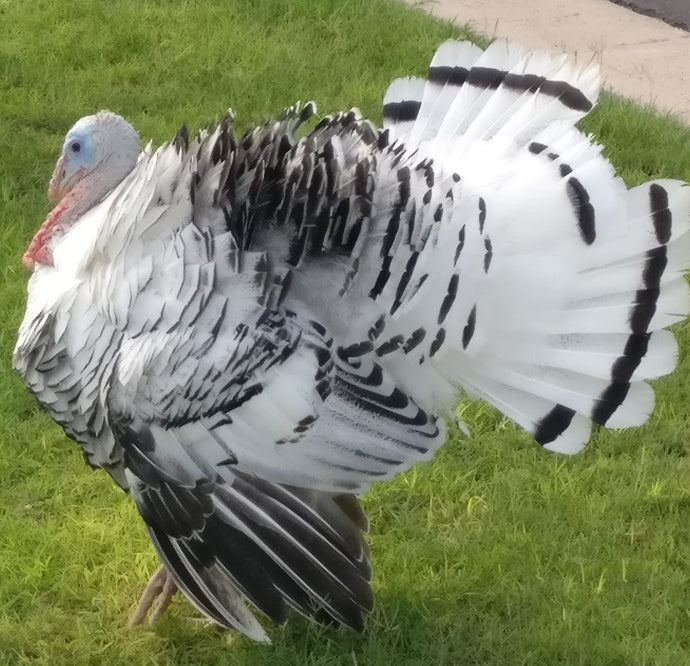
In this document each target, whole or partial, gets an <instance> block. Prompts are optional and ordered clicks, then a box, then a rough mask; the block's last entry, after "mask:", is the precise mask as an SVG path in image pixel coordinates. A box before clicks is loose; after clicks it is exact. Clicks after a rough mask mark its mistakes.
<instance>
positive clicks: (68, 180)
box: [48, 155, 84, 203]
mask: <svg viewBox="0 0 690 666" xmlns="http://www.w3.org/2000/svg"><path fill="white" fill-rule="evenodd" d="M83 175H84V169H77V170H76V171H74V172H73V173H71V174H69V176H68V175H67V164H66V160H65V156H64V155H62V156H61V157H60V159H59V160H58V161H57V164H56V165H55V169H54V170H53V175H52V176H51V178H50V183H48V200H49V201H52V202H53V203H56V202H58V201H60V200H61V199H62V198H63V197H64V196H65V195H66V194H67V193H68V192H69V191H70V190H71V189H72V188H73V187H74V186H75V185H76V183H77V181H79V180H80V179H81V178H82V176H83Z"/></svg>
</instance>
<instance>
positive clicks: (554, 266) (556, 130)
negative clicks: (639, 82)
mask: <svg viewBox="0 0 690 666" xmlns="http://www.w3.org/2000/svg"><path fill="white" fill-rule="evenodd" d="M598 86H599V78H598V71H597V68H596V67H593V66H586V67H578V66H576V65H575V64H573V63H572V62H570V61H569V60H568V59H566V58H565V57H552V56H548V55H545V54H540V53H526V52H524V51H523V50H522V49H521V48H519V47H516V46H514V45H512V44H508V43H505V42H495V43H494V44H492V45H491V46H490V47H489V48H488V49H487V50H486V51H484V52H483V53H482V52H481V51H479V50H478V49H477V48H476V47H473V46H471V45H468V44H458V43H446V44H444V45H442V47H441V48H440V49H439V50H438V52H437V53H436V55H435V57H434V60H433V61H432V64H431V67H430V68H429V76H428V81H427V82H426V84H425V85H424V87H423V88H421V86H420V84H419V83H418V82H417V81H414V80H413V81H411V82H407V83H406V82H405V80H398V81H396V82H394V84H393V85H392V86H391V88H390V89H389V93H388V95H387V99H388V103H387V104H388V105H390V106H389V111H388V112H386V111H384V121H385V123H386V125H387V126H388V127H389V128H390V132H391V133H392V136H393V137H394V138H396V139H397V140H398V142H404V143H405V146H406V149H407V155H408V159H407V161H406V160H405V159H399V158H394V159H392V160H391V162H389V163H388V164H387V165H386V168H388V169H390V170H391V171H392V173H393V174H396V178H395V180H393V179H392V178H391V182H390V185H389V190H388V192H392V194H388V197H389V200H390V201H391V203H390V204H389V205H388V207H387V208H388V210H390V213H389V216H390V217H389V220H390V221H389V223H388V226H387V227H384V228H386V229H387V231H386V234H389V230H390V229H391V228H393V230H394V231H395V233H396V236H395V238H392V237H390V236H389V237H386V238H385V240H384V249H386V250H389V254H390V257H391V259H390V260H389V263H388V264H386V265H387V266H390V267H392V268H391V269H390V272H391V275H390V277H388V278H387V280H388V283H387V284H386V286H385V288H384V289H382V290H381V292H382V296H381V298H382V300H383V299H388V300H387V301H385V300H384V302H390V303H392V306H391V307H390V308H389V309H388V312H387V314H386V317H385V324H384V325H383V326H380V327H379V331H378V332H377V336H378V337H377V340H376V342H377V344H379V345H382V344H385V342H386V341H390V340H400V341H401V344H400V345H399V348H396V349H395V351H394V353H391V354H388V355H387V356H386V357H385V358H384V359H382V362H383V364H384V366H385V367H386V369H387V370H388V371H389V372H390V373H391V374H392V375H394V376H395V377H396V379H397V381H398V382H399V383H400V385H401V386H402V387H403V388H404V389H405V390H408V391H410V392H411V393H412V394H413V395H415V397H416V398H417V399H419V401H420V404H422V406H424V407H425V408H430V407H432V405H438V404H440V403H439V397H440V400H441V403H444V402H445V404H446V406H448V404H449V402H450V400H452V390H449V389H450V387H452V386H457V385H460V386H462V387H463V388H465V389H466V390H467V391H468V392H469V393H471V394H474V395H476V396H479V397H481V398H483V399H485V400H487V401H488V402H490V403H491V404H493V405H494V406H496V407H497V408H498V409H500V410H501V411H502V412H503V413H504V414H506V415H507V416H509V417H510V418H511V419H513V420H514V421H516V422H517V423H519V424H520V425H521V426H523V427H524V428H525V429H527V430H528V431H529V432H530V433H531V434H532V435H533V436H534V437H535V438H536V439H537V441H539V442H540V443H541V444H542V445H544V446H545V447H546V448H549V449H552V450H556V451H560V452H566V453H574V452H576V451H578V450H579V449H580V448H581V447H582V446H584V444H585V443H586V442H587V440H588V439H589V436H590V430H591V423H592V422H595V423H599V424H602V425H606V426H609V427H616V428H623V427H631V426H638V425H640V424H642V423H644V422H645V421H646V420H647V418H648V417H649V415H650V414H651V412H652V410H653V406H654V392H653V390H652V388H651V387H650V386H649V385H648V384H647V383H646V380H648V379H653V378H656V377H660V376H662V375H665V374H667V373H669V372H671V371H672V370H673V369H674V367H675V365H676V357H677V345H676V342H675V339H674V337H673V334H672V333H670V332H669V331H666V330H664V329H665V328H666V327H668V326H670V325H672V324H674V323H676V322H679V321H682V320H683V319H685V318H686V317H687V316H688V313H689V312H690V290H689V289H688V285H687V282H686V279H685V277H684V273H685V271H687V269H688V263H689V257H690V233H688V232H689V230H690V188H688V187H686V186H685V184H684V183H681V182H678V181H671V180H665V181H654V182H650V183H646V184H644V185H641V186H639V187H636V188H633V189H631V190H627V188H626V187H625V184H624V183H623V182H622V181H621V180H620V179H619V178H618V177H616V175H615V173H614V170H613V167H612V166H611V164H610V163H609V162H608V161H607V160H606V159H605V158H604V157H602V155H601V149H600V147H599V146H597V145H596V144H593V143H592V142H591V140H590V139H589V138H588V137H585V136H584V135H583V134H582V133H580V132H579V131H578V130H577V129H575V128H574V126H573V125H574V123H575V122H576V121H577V120H579V119H580V118H582V117H583V116H584V115H585V114H586V113H587V112H588V111H589V110H590V109H591V108H592V106H593V105H594V103H595V102H596V97H597V93H598ZM420 88H421V91H420ZM395 104H397V105H398V106H397V107H396V106H395ZM400 105H402V106H400ZM396 108H397V109H400V108H404V109H405V110H406V113H405V114H402V115H401V114H399V116H396V115H395V114H394V113H393V111H394V110H396ZM414 110H416V116H415V117H414V118H413V117H412V116H413V111H414ZM391 165H392V166H393V168H391ZM406 167H407V168H409V172H406V173H405V174H404V176H405V178H409V179H410V184H409V189H410V190H411V194H408V193H407V192H405V193H403V192H402V187H401V185H400V182H401V178H402V176H403V174H402V169H404V168H406ZM396 181H397V182H396ZM382 200H383V196H382ZM403 204H404V212H406V213H407V214H408V217H409V224H408V226H407V227H406V226H405V225H403V224H400V225H399V226H400V229H397V228H396V227H393V222H392V221H393V220H395V219H396V216H400V213H401V210H403V208H402V206H403ZM423 396H427V398H426V399H425V398H424V397H423Z"/></svg>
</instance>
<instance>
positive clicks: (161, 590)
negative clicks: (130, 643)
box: [129, 564, 177, 627]
mask: <svg viewBox="0 0 690 666" xmlns="http://www.w3.org/2000/svg"><path fill="white" fill-rule="evenodd" d="M175 592H177V585H175V581H173V579H172V576H171V575H170V574H169V573H168V570H167V569H166V568H165V565H164V564H161V566H160V567H159V569H158V571H156V573H155V574H153V576H151V579H150V580H149V582H148V583H147V585H146V587H145V588H144V591H143V592H142V594H141V598H140V599H139V603H138V604H137V607H136V610H135V611H134V613H132V616H131V617H130V618H129V626H130V627H134V626H136V625H138V624H143V623H144V620H145V619H146V615H147V614H148V613H149V611H151V613H150V614H149V616H148V623H149V624H150V625H151V624H154V622H156V621H157V620H159V619H160V617H161V616H162V615H163V613H165V611H166V609H167V608H168V606H169V605H170V601H171V599H172V598H173V596H174V595H175ZM152 607H153V608H152Z"/></svg>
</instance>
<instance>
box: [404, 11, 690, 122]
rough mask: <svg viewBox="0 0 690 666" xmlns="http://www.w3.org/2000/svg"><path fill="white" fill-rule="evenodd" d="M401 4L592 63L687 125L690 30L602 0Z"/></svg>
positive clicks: (624, 90)
mask: <svg viewBox="0 0 690 666" xmlns="http://www.w3.org/2000/svg"><path fill="white" fill-rule="evenodd" d="M403 1H404V2H407V4H409V5H413V6H416V7H421V8H423V9H426V10H427V11H429V12H431V13H432V14H434V15H435V16H438V17H441V18H445V19H449V20H451V21H454V22H456V23H458V24H460V25H469V26H470V27H471V28H473V29H474V30H476V31H478V32H481V33H483V34H485V35H488V36H489V37H507V38H509V39H512V40H514V41H517V42H520V43H521V44H524V45H525V46H528V47H531V48H545V49H549V50H552V51H554V50H557V51H566V52H568V53H572V54H577V57H578V59H583V60H585V61H587V60H589V59H590V58H594V59H596V60H597V61H598V62H599V63H600V64H601V67H602V75H603V79H604V85H605V86H606V87H608V88H611V89H612V90H613V91H614V92H616V93H618V94H620V95H623V96H625V97H628V98H630V99H633V100H635V101H637V102H639V103H640V104H643V105H649V104H651V105H653V106H655V107H657V108H658V109H659V110H661V111H666V112H670V113H672V114H674V115H676V116H678V117H679V118H681V119H682V120H683V121H685V122H686V123H688V124H690V32H686V31H683V30H679V29H678V28H673V27H671V26H670V25H668V24H666V23H663V22H662V21H660V20H658V19H654V18H650V17H647V16H642V15H641V14H636V13H635V12H632V11H630V10H629V9H625V8H623V7H620V6H618V5H615V4H612V3H610V2H607V0H577V1H573V0H421V1H420V0H403ZM688 2H690V0H688Z"/></svg>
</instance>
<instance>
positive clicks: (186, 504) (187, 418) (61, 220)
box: [14, 41, 690, 640]
mask: <svg viewBox="0 0 690 666" xmlns="http://www.w3.org/2000/svg"><path fill="white" fill-rule="evenodd" d="M598 86H599V79H598V72H597V69H596V67H593V66H585V67H579V66H577V65H575V64H574V63H572V62H571V61H569V60H568V59H567V58H565V57H552V56H548V55H546V54H542V53H529V52H526V51H523V50H522V49H521V48H519V47H517V46H515V45H513V44H509V43H506V42H501V41H499V42H495V43H494V44H492V45H491V46H490V47H489V48H488V49H486V50H485V51H482V50H480V49H479V48H478V47H476V46H474V45H472V44H469V43H458V42H447V43H445V44H443V45H442V46H441V47H440V48H439V50H438V51H437V53H436V54H435V56H434V58H433V60H432V62H431V66H430V68H429V71H428V78H427V80H426V81H424V80H421V79H416V78H404V79H398V80H396V81H394V82H393V84H392V85H391V86H390V88H389V89H388V91H387V93H386V95H385V99H384V106H383V117H384V123H383V125H384V129H382V130H377V129H375V128H374V126H372V124H371V123H369V122H367V121H365V120H362V119H361V117H360V115H359V113H358V112H357V111H356V110H352V111H350V112H347V113H340V114H337V115H335V116H332V117H325V118H323V119H322V120H320V122H318V123H316V124H314V125H313V129H311V130H305V129H304V128H302V129H301V130H300V127H301V126H303V124H304V123H305V121H307V120H308V119H309V118H310V117H311V116H312V114H313V113H314V106H313V104H311V103H309V104H306V105H304V106H301V107H300V106H299V105H298V106H295V107H291V108H289V109H287V110H286V111H285V112H283V114H282V115H281V116H280V117H279V118H278V120H276V121H274V122H269V123H267V124H265V125H263V126H260V127H257V128H255V129H253V130H250V131H247V132H246V133H244V134H243V135H242V136H241V137H239V138H237V137H236V136H235V134H234V133H233V129H232V116H231V115H228V116H226V117H225V118H224V119H223V121H222V122H221V123H220V124H219V125H218V126H217V127H216V128H215V129H209V130H208V131H203V132H201V133H199V134H198V135H196V136H195V137H193V138H191V139H190V138H189V135H188V133H187V131H186V130H185V129H184V128H183V129H182V130H181V131H180V132H179V133H178V134H177V136H176V137H175V139H174V140H173V141H172V142H171V143H169V144H167V145H164V146H163V147H161V148H159V149H158V150H156V151H155V152H153V151H152V150H151V148H150V147H148V148H146V149H145V150H144V151H143V152H142V153H141V154H139V140H138V136H137V134H136V132H135V131H134V129H133V128H132V127H131V126H130V125H129V124H128V123H126V122H125V121H124V120H123V119H122V118H120V117H119V116H116V115H115V114H113V113H110V112H101V113H98V114H96V115H94V116H89V117H86V118H83V119H81V120H80V121H79V122H77V124H76V125H75V126H74V127H73V128H72V129H71V130H70V132H69V133H68V134H67V138H66V140H65V144H64V147H63V153H62V156H61V157H60V160H59V161H58V163H57V166H56V168H55V172H54V174H53V178H52V180H51V185H50V188H49V195H50V196H51V198H54V199H57V200H59V203H58V204H57V207H56V208H55V209H54V210H53V211H52V212H51V213H50V215H49V217H48V219H47V220H46V222H45V223H44V225H43V226H42V227H41V229H40V230H39V232H38V233H37V234H36V236H35V238H34V239H33V241H32V243H31V245H30V246H29V249H28V250H27V252H26V254H25V255H24V264H25V265H26V266H27V267H28V268H30V269H33V275H32V277H31V279H30V282H29V298H28V303H27V309H26V315H25V318H24V321H23V323H22V326H21V329H20V332H19V339H18V342H17V346H16V349H15V353H14V365H15V368H16V369H17V370H18V371H19V373H20V374H21V375H22V377H23V378H24V381H25V382H26V384H27V386H28V387H29V389H30V391H31V392H32V393H33V394H34V395H35V396H36V397H37V398H38V400H39V402H40V403H41V404H42V405H43V406H44V407H45V408H46V409H47V410H48V411H49V412H50V413H51V414H52V416H53V418H54V419H55V420H56V421H57V422H58V423H59V424H60V425H61V426H62V427H63V428H64V430H65V432H66V433H67V434H68V435H69V436H70V437H72V438H74V439H75V440H77V442H79V444H80V445H81V446H82V448H83V450H84V454H85V457H86V460H87V461H88V462H89V463H90V464H92V465H94V466H98V467H103V468H105V469H106V470H108V471H109V472H110V473H111V475H112V476H113V477H114V479H115V480H116V481H117V482H118V483H119V484H120V485H121V486H122V487H123V488H125V489H126V490H128V492H130V493H131V495H132V497H133V499H134V501H135V502H136V506H137V507H138V509H139V511H140V513H141V515H142V517H143V519H144V521H145V523H146V526H147V529H148V533H149V535H150V536H151V540H152V541H153V543H154V545H155V547H156V550H157V551H158V554H159V556H160V557H161V559H162V561H163V562H164V564H165V566H166V567H167V570H168V571H169V574H170V575H171V576H172V579H173V581H174V584H175V585H176V586H179V588H180V589H181V590H182V591H183V592H184V593H185V594H186V596H187V597H188V598H189V599H190V601H191V602H192V603H193V604H194V605H196V606H197V607H198V608H199V609H200V610H201V611H203V612H204V613H205V614H206V615H207V616H208V617H209V618H211V619H212V620H214V621H215V622H216V623H218V624H220V625H222V626H226V627H234V628H236V629H238V630H240V631H242V632H244V633H246V634H247V635H249V636H251V637H252V638H255V639H257V640H267V637H266V634H265V632H264V630H263V628H262V627H261V625H260V624H259V623H258V622H257V621H256V619H255V618H254V617H253V615H252V613H251V611H250V610H249V609H248V607H247V606H246V604H245V601H246V600H248V601H249V602H251V603H252V604H253V605H254V606H256V607H257V608H258V609H259V610H260V611H262V612H263V613H264V614H266V615H267V616H268V617H269V618H271V619H273V620H275V621H281V620H283V619H284V617H285V614H286V609H287V607H293V608H296V609H297V610H298V611H300V612H302V613H305V614H307V615H310V616H313V617H315V618H316V619H318V620H321V621H326V622H337V623H342V624H346V625H349V626H351V627H355V628H360V627H361V626H362V622H363V617H364V615H365V614H366V612H367V611H368V610H370V608H371V606H372V595H371V589H370V569H369V560H368V553H367V549H366V545H365V542H364V539H363V537H362V531H363V530H364V529H366V518H365V516H364V514H363V513H362V511H361V509H360V507H359V505H358V504H357V500H356V498H355V495H356V494H359V493H361V492H363V491H365V490H366V489H367V488H368V487H369V485H370V484H371V483H372V482H374V481H380V480H384V479H390V478H391V477H393V476H394V475H395V474H397V473H398V472H402V471H404V470H406V469H408V468H409V467H410V466H411V465H413V464H414V463H416V462H418V461H422V460H429V459H430V458H431V457H432V456H433V455H434V453H435V451H436V450H437V449H438V448H439V447H440V446H441V445H442V444H443V441H444V438H445V429H444V420H443V418H442V414H443V413H444V412H445V411H447V410H448V409H449V408H451V407H452V405H453V401H454V399H455V396H456V390H457V388H458V387H462V389H464V390H466V391H467V392H468V393H470V394H472V395H474V396H479V397H481V398H483V399H485V400H486V401H488V402H489V403H491V404H492V405H494V406H496V407H497V408H498V409H499V410H501V411H502V412H503V413H504V414H505V415H507V416H508V417H510V418H511V419H513V420H514V421H515V422H517V423H518V424H520V425H521V426H522V427H523V428H525V429H526V430H528V431H529V432H530V433H531V434H532V435H533V436H534V438H535V439H536V440H537V441H538V442H539V443H540V444H541V445H543V446H544V447H546V448H548V449H552V450H554V451H559V452H565V453H574V452H576V451H578V450H579V449H580V448H581V447H582V446H584V444H585V443H586V442H587V440H588V439H589V436H590V429H591V424H592V422H594V423H599V424H602V425H606V426H610V427H616V428H619V427H628V426H637V425H640V424H642V423H644V422H645V421H646V419H647V418H648V417H649V415H650V413H651V412H652V409H653V403H654V393H653V390H652V388H651V387H650V386H649V385H648V384H647V383H646V381H645V380H647V379H651V378H654V377H659V376H661V375H665V374H667V373H669V372H671V371H672V370H673V368H674V366H675V363H676V356H677V346H676V342H675V339H674V336H673V335H672V334H671V333H670V332H669V331H667V330H664V329H665V328H666V327H668V326H669V325H670V324H673V323H674V322H678V321H680V320H682V319H684V318H685V317H686V316H687V314H688V312H689V311H690V296H689V290H688V286H687V283H686V281H685V278H684V275H683V272H684V271H685V269H686V268H687V266H688V258H689V257H690V234H688V227H689V224H690V219H689V218H690V189H688V188H687V187H685V186H684V184H682V183H680V182H676V181H670V180H664V181H655V182H650V183H647V184H645V185H642V186H640V187H636V188H633V189H631V190H627V189H626V187H625V185H624V183H623V182H622V181H621V180H620V179H619V178H617V177H616V176H615V174H614V170H613V168H612V166H611V165H610V164H609V162H608V161H607V160H606V159H605V158H604V157H602V155H601V149H600V147H599V146H597V145H595V144H594V143H593V142H592V141H591V140H590V139H589V138H588V137H586V136H584V135H583V134H582V133H581V132H580V131H578V130H577V129H575V127H574V123H575V122H576V121H578V120H579V119H580V118H582V117H583V116H584V115H585V114H586V113H587V112H588V111H589V110H590V109H591V108H592V105H593V104H594V103H595V101H596V97H597V93H598ZM300 133H301V135H302V136H301V138H300ZM164 575H166V574H164ZM159 582H160V580H159ZM172 589H174V585H172Z"/></svg>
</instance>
